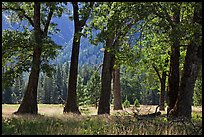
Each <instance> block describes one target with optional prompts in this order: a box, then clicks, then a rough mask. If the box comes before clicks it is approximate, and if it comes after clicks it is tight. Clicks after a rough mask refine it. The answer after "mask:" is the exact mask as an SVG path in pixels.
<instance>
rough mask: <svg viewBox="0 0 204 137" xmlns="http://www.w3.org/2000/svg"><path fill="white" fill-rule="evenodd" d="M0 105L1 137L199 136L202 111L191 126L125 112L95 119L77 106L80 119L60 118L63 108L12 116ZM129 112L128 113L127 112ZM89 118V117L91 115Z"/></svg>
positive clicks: (89, 108) (91, 110) (47, 106)
mask: <svg viewBox="0 0 204 137" xmlns="http://www.w3.org/2000/svg"><path fill="white" fill-rule="evenodd" d="M11 108H14V110H15V109H17V108H18V105H2V134H3V135H5V134H6V135H87V134H89V135H98V134H100V135H144V134H145V135H172V134H174V135H186V134H190V135H193V134H202V114H201V113H202V111H200V112H198V111H196V112H193V113H192V116H193V118H192V119H193V120H192V121H193V122H184V123H183V122H172V121H168V120H167V118H165V117H158V118H154V119H143V120H138V119H136V118H134V117H133V115H132V114H131V113H130V112H128V111H127V110H128V109H127V110H126V111H125V110H124V111H113V110H111V115H96V114H97V109H96V108H94V107H92V106H87V107H86V106H83V107H82V106H81V107H79V108H80V111H81V112H82V115H76V114H72V113H68V114H63V106H62V105H58V104H56V105H55V104H39V115H12V114H9V116H5V114H8V113H10V112H11V111H10V110H9V112H8V111H7V110H8V109H11ZM129 110H131V109H129ZM92 114H93V115H92Z"/></svg>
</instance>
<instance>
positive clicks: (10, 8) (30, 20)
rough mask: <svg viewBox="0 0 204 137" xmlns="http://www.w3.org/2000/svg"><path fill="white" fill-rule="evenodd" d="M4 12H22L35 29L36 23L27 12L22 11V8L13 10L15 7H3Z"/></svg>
mask: <svg viewBox="0 0 204 137" xmlns="http://www.w3.org/2000/svg"><path fill="white" fill-rule="evenodd" d="M2 10H13V11H15V12H18V11H20V12H21V13H22V14H23V16H24V17H25V18H26V19H27V20H28V22H29V23H30V24H31V25H32V26H33V27H34V22H33V20H32V19H31V17H29V16H28V15H27V14H26V13H25V10H23V9H21V8H13V7H2Z"/></svg>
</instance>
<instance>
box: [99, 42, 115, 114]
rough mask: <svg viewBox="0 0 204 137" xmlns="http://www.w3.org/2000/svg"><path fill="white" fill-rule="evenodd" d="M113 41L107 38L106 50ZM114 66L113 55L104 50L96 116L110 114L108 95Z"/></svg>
mask: <svg viewBox="0 0 204 137" xmlns="http://www.w3.org/2000/svg"><path fill="white" fill-rule="evenodd" d="M112 42H113V40H112V39H110V38H108V39H107V41H106V48H111V46H112ZM113 64H114V55H113V54H112V53H110V52H108V51H107V49H106V50H105V53H104V59H103V68H102V80H101V84H102V86H101V95H100V100H99V107H98V114H110V94H111V79H112V69H113Z"/></svg>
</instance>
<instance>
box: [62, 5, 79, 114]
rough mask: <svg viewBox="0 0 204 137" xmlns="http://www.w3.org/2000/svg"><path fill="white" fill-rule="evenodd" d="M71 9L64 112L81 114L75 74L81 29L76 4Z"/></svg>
mask: <svg viewBox="0 0 204 137" xmlns="http://www.w3.org/2000/svg"><path fill="white" fill-rule="evenodd" d="M73 11H74V25H75V31H74V39H73V44H72V56H71V64H70V72H69V84H68V94H67V100H66V104H65V107H64V111H63V112H64V113H67V112H72V113H76V114H81V113H80V111H79V109H78V105H77V93H76V86H77V74H78V59H79V47H80V37H81V36H80V35H79V32H80V31H81V27H80V22H79V15H78V4H77V3H73Z"/></svg>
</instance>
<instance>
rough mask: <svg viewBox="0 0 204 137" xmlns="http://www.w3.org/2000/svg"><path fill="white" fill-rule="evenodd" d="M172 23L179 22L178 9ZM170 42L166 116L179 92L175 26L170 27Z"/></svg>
mask: <svg viewBox="0 0 204 137" xmlns="http://www.w3.org/2000/svg"><path fill="white" fill-rule="evenodd" d="M176 10H177V11H175V14H174V17H173V20H172V21H173V22H174V23H175V24H178V23H179V20H180V9H176ZM172 31H173V32H174V33H173V34H172V36H171V37H172V41H173V45H172V46H171V55H170V71H169V85H168V88H169V89H168V103H169V104H168V108H167V115H168V114H169V111H170V110H171V109H173V107H174V105H175V103H176V99H177V95H178V90H179V56H180V47H179V33H178V32H177V31H178V30H177V28H176V26H172Z"/></svg>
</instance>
